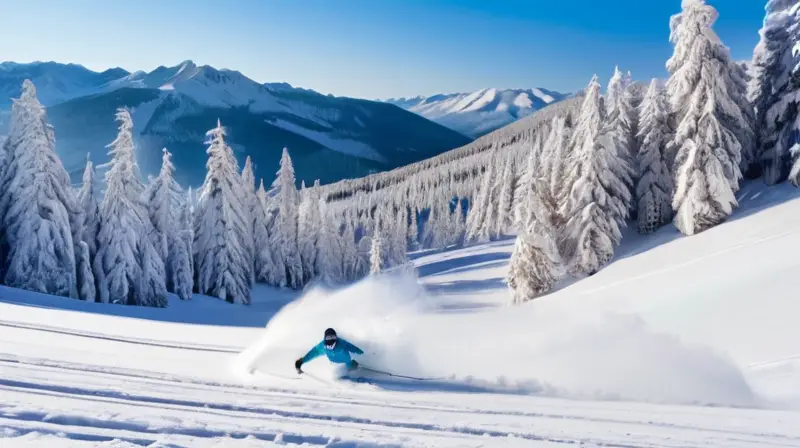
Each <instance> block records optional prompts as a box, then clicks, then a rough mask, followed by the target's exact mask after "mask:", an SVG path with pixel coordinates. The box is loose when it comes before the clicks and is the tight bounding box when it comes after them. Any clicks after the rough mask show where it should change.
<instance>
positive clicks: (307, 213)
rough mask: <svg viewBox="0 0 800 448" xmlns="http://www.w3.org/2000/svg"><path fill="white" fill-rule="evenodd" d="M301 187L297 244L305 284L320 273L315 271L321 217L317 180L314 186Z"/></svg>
mask: <svg viewBox="0 0 800 448" xmlns="http://www.w3.org/2000/svg"><path fill="white" fill-rule="evenodd" d="M303 187H304V188H302V190H301V194H300V197H301V198H300V205H299V207H298V212H297V216H298V218H297V219H298V224H297V241H298V243H297V245H298V248H299V250H300V262H301V263H302V265H303V284H307V283H308V282H310V281H311V279H312V278H314V277H316V276H318V275H319V274H320V272H319V271H317V267H318V265H317V253H318V252H319V245H320V241H319V238H320V232H321V231H322V217H321V216H320V205H319V203H320V196H319V181H317V182H316V183H315V185H314V187H315V188H311V189H309V188H305V184H303Z"/></svg>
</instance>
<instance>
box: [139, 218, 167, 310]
mask: <svg viewBox="0 0 800 448" xmlns="http://www.w3.org/2000/svg"><path fill="white" fill-rule="evenodd" d="M143 227H144V229H145V230H144V231H143V232H140V233H139V235H138V236H139V241H138V244H137V246H138V248H137V252H138V257H139V265H140V266H141V267H142V268H141V275H140V276H139V284H138V285H137V288H136V289H137V290H136V298H137V301H138V304H139V305H143V306H156V307H164V306H167V284H166V278H167V272H166V269H165V268H164V265H165V264H164V260H162V259H161V255H160V254H159V253H158V249H156V247H155V246H154V245H153V241H154V240H155V239H156V237H155V228H154V227H153V226H152V225H149V223H145V225H144V226H143Z"/></svg>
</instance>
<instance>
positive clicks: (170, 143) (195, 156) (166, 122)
mask: <svg viewBox="0 0 800 448" xmlns="http://www.w3.org/2000/svg"><path fill="white" fill-rule="evenodd" d="M25 79H31V80H32V81H33V83H34V85H35V86H36V88H37V94H38V96H39V98H40V101H41V102H42V103H43V104H44V105H45V106H47V107H48V115H49V117H48V118H49V119H50V121H51V123H52V124H53V126H54V128H55V133H56V147H57V151H58V153H59V156H60V157H61V158H62V160H63V162H64V164H65V166H66V168H67V169H68V170H69V171H70V173H72V175H73V176H74V177H73V178H74V180H75V181H76V182H77V181H79V180H80V173H81V171H82V170H83V166H84V164H85V159H86V154H87V153H89V154H90V157H91V158H92V160H93V161H94V162H95V163H97V164H100V163H104V162H105V161H107V160H108V154H107V151H108V150H107V148H106V147H105V146H106V145H107V144H108V143H110V142H111V141H112V140H113V139H114V136H115V134H116V126H117V124H116V123H115V122H114V112H115V110H116V109H117V108H118V107H127V108H129V109H130V110H131V112H132V115H133V119H134V131H135V133H136V138H137V142H136V143H137V145H138V157H139V162H140V164H141V165H142V171H143V173H144V174H146V175H147V174H153V173H156V172H157V171H158V167H159V165H160V160H161V149H162V148H164V147H166V148H168V149H169V150H170V151H171V152H172V153H173V155H174V162H175V164H176V167H177V172H176V176H177V177H178V180H179V182H181V183H182V184H186V185H198V184H199V183H201V182H202V180H203V177H204V175H205V171H206V170H205V163H206V154H205V146H204V144H203V142H204V139H205V132H206V131H207V130H208V129H211V128H212V127H214V126H215V125H216V122H217V119H219V120H221V122H222V124H223V126H225V127H226V128H227V131H228V136H227V139H228V140H229V141H230V143H231V144H232V147H233V148H234V149H235V150H236V151H237V157H238V158H239V162H240V164H243V163H244V159H245V158H246V157H247V156H248V155H249V156H251V157H252V159H253V162H254V164H255V167H256V176H257V177H259V178H261V177H263V178H264V181H265V183H267V184H268V183H269V182H271V181H272V179H273V178H274V176H275V171H276V170H277V168H278V161H279V159H280V154H281V151H282V149H283V148H284V147H287V148H288V149H289V151H290V153H291V155H292V159H293V160H294V162H295V169H296V174H297V180H298V183H299V182H300V181H301V180H304V181H305V182H306V183H312V182H313V181H314V180H315V179H320V181H321V182H322V183H328V182H331V181H335V180H340V179H343V178H351V177H360V176H363V175H366V174H369V173H371V172H377V171H383V170H386V169H391V168H395V167H398V166H402V165H405V164H408V163H411V162H415V161H418V160H422V159H424V158H427V157H430V156H433V155H436V154H439V153H441V152H443V151H446V150H449V149H453V148H456V147H459V146H462V145H464V144H467V143H469V142H470V140H471V139H470V138H468V137H466V136H464V135H461V134H459V133H457V132H454V131H453V130H451V129H448V128H446V127H444V126H441V125H439V124H437V123H434V122H432V121H429V120H426V119H424V118H422V117H420V116H418V115H417V114H414V113H410V112H408V111H405V110H403V109H401V108H398V107H395V106H393V105H389V104H386V103H383V102H377V101H368V100H361V99H353V98H343V97H334V96H331V95H322V94H319V93H317V92H314V91H313V90H307V89H301V88H295V87H292V86H291V85H290V84H287V83H268V84H261V83H258V82H256V81H254V80H252V79H250V78H248V77H246V76H245V75H243V74H242V73H240V72H237V71H234V70H226V69H221V70H220V69H216V68H214V67H211V66H207V65H203V66H198V65H197V64H195V63H194V62H192V61H184V62H182V63H180V64H178V65H175V66H172V67H164V66H162V67H158V68H156V69H155V70H153V71H151V72H149V73H146V72H142V71H137V72H133V73H130V72H128V71H125V70H123V69H111V70H107V71H104V72H102V73H97V72H93V71H91V70H89V69H87V68H85V67H82V66H80V65H74V64H59V63H55V62H35V63H30V64H18V63H13V62H5V63H2V64H0V95H2V96H1V97H0V98H2V100H0V134H4V133H5V130H6V126H7V123H6V121H7V117H8V111H9V109H10V107H11V101H10V98H15V97H17V96H18V95H19V92H20V87H21V85H22V81H23V80H25Z"/></svg>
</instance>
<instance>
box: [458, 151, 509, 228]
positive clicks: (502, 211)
mask: <svg viewBox="0 0 800 448" xmlns="http://www.w3.org/2000/svg"><path fill="white" fill-rule="evenodd" d="M516 177H517V171H516V165H515V163H514V157H511V156H510V155H509V157H507V158H506V163H505V167H504V168H503V177H502V179H500V197H499V198H498V203H497V221H495V223H494V230H493V232H492V233H493V234H494V235H497V236H500V235H508V234H509V233H510V232H511V231H512V230H513V228H514V208H513V205H514V204H513V202H514V189H515V188H516V185H515V184H516ZM447 213H448V215H449V214H450V210H447Z"/></svg>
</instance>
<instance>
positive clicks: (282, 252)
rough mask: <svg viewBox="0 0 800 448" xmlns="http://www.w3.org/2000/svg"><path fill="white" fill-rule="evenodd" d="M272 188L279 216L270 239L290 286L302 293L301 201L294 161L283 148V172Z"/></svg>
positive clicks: (280, 172) (279, 172)
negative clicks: (299, 241) (299, 227)
mask: <svg viewBox="0 0 800 448" xmlns="http://www.w3.org/2000/svg"><path fill="white" fill-rule="evenodd" d="M272 187H273V189H274V190H275V191H276V193H275V197H274V200H275V202H276V204H277V206H278V213H277V216H276V217H275V220H276V221H275V225H274V226H273V232H272V233H271V234H270V237H271V238H272V242H273V246H274V247H275V248H276V252H277V253H278V254H279V258H278V260H279V261H278V264H279V265H282V266H283V269H284V271H285V278H286V285H287V286H288V287H290V288H292V289H300V288H302V287H303V265H302V263H301V261H300V254H299V247H298V241H297V218H298V211H297V208H298V205H299V202H300V198H299V193H298V191H297V187H296V185H295V177H294V167H293V166H292V159H291V157H289V151H288V150H287V149H286V148H283V154H282V155H281V161H280V169H279V170H278V172H277V177H276V178H275V181H274V182H273V184H272Z"/></svg>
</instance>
